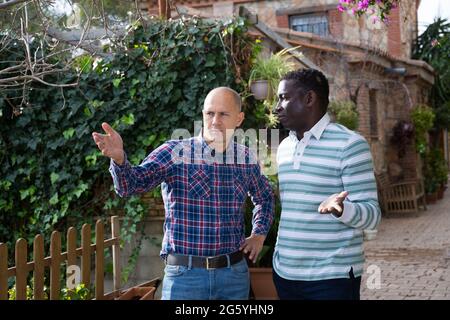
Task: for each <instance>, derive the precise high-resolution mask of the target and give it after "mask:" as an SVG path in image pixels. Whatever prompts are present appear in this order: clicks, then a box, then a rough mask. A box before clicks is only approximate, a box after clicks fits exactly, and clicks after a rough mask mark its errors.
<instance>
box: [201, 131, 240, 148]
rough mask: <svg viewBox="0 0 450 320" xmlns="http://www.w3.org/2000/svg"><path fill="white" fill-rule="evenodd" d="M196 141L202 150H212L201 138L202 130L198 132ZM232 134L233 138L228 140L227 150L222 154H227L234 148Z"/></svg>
mask: <svg viewBox="0 0 450 320" xmlns="http://www.w3.org/2000/svg"><path fill="white" fill-rule="evenodd" d="M196 138H197V141H199V142H200V143H201V144H202V150H205V149H206V150H209V151H210V152H211V151H212V150H213V149H212V148H211V147H210V146H209V144H208V143H207V142H206V140H205V138H204V137H203V129H202V130H201V131H200V133H199V134H198V136H197V137H196ZM234 144H235V142H234V134H233V137H231V138H230V142H229V143H228V145H227V148H226V149H225V151H224V152H223V154H227V152H228V151H229V150H230V149H231V148H234Z"/></svg>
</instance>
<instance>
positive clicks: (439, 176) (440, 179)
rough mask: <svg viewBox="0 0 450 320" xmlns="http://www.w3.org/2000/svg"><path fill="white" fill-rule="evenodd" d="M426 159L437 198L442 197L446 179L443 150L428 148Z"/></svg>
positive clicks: (446, 172) (446, 171)
mask: <svg viewBox="0 0 450 320" xmlns="http://www.w3.org/2000/svg"><path fill="white" fill-rule="evenodd" d="M427 160H428V164H429V168H428V169H429V170H430V171H431V175H432V177H433V179H434V183H435V185H436V186H435V189H436V192H437V198H438V199H442V198H443V196H444V188H445V183H446V182H447V179H448V170H447V164H446V162H445V157H444V155H443V152H442V150H441V149H439V148H432V149H430V151H429V153H428V155H427Z"/></svg>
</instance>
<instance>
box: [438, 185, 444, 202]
mask: <svg viewBox="0 0 450 320" xmlns="http://www.w3.org/2000/svg"><path fill="white" fill-rule="evenodd" d="M443 197H444V188H443V187H439V189H438V190H437V198H438V199H442V198H443Z"/></svg>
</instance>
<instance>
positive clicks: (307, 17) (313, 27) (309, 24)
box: [290, 14, 328, 37]
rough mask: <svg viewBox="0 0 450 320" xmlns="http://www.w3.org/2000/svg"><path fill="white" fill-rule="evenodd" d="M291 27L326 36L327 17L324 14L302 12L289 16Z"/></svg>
mask: <svg viewBox="0 0 450 320" xmlns="http://www.w3.org/2000/svg"><path fill="white" fill-rule="evenodd" d="M290 26H291V29H293V30H295V31H301V32H309V33H314V34H317V35H319V36H324V37H326V36H328V19H327V16H326V15H325V14H302V15H296V16H291V17H290Z"/></svg>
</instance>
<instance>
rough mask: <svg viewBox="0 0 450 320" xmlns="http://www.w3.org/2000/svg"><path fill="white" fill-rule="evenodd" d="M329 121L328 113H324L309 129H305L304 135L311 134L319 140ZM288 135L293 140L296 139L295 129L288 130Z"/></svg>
mask: <svg viewBox="0 0 450 320" xmlns="http://www.w3.org/2000/svg"><path fill="white" fill-rule="evenodd" d="M329 123H330V116H329V115H328V113H325V115H324V116H323V117H322V118H321V119H320V120H319V121H317V123H316V124H315V125H314V126H313V127H312V128H311V129H310V130H309V131H306V132H305V133H304V136H305V137H306V136H308V135H309V136H311V135H313V136H314V138H316V139H317V140H319V139H320V137H321V136H322V134H323V132H324V131H325V129H326V128H327V126H328V124H329ZM289 136H290V137H291V139H293V140H294V141H296V140H297V141H298V138H297V133H296V132H295V131H290V132H289Z"/></svg>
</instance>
